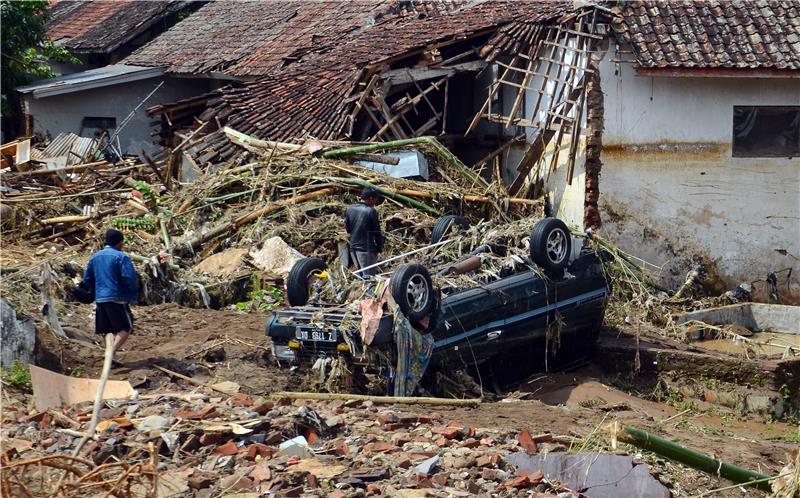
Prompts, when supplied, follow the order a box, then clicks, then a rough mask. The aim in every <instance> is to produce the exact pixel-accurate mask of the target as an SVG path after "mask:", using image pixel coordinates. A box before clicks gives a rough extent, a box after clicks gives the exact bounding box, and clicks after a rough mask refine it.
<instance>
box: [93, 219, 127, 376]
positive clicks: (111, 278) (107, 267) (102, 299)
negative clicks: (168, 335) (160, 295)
mask: <svg viewBox="0 0 800 498" xmlns="http://www.w3.org/2000/svg"><path fill="white" fill-rule="evenodd" d="M123 239H124V237H123V235H122V232H119V231H117V230H113V229H110V230H108V231H107V232H106V241H105V242H106V245H105V247H104V248H103V249H102V250H100V251H97V252H96V253H94V254H93V255H92V257H91V259H89V266H87V267H86V271H85V272H84V274H83V285H84V286H85V288H86V289H88V290H90V291H94V295H95V301H96V302H97V308H96V311H95V333H97V334H103V335H105V334H114V354H115V355H116V353H117V351H118V350H119V348H121V347H122V345H123V344H125V341H127V340H128V336H129V335H130V333H131V332H132V331H133V315H132V314H131V308H130V304H131V303H134V304H135V303H136V302H137V301H138V299H139V290H138V288H137V282H136V270H134V268H133V263H132V262H131V258H129V257H128V255H127V254H125V253H124V252H122V242H123ZM114 364H115V366H121V364H120V363H119V362H118V361H116V360H114Z"/></svg>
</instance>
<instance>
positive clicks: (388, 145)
mask: <svg viewBox="0 0 800 498" xmlns="http://www.w3.org/2000/svg"><path fill="white" fill-rule="evenodd" d="M422 144H427V145H430V146H431V147H432V148H433V149H434V150H435V151H436V153H437V154H439V156H441V157H442V159H444V160H445V161H447V162H448V163H450V165H451V166H453V167H454V168H455V169H456V170H457V171H458V172H459V173H461V174H462V175H463V176H464V177H465V178H467V179H468V180H469V181H470V182H472V183H473V184H474V183H478V184H480V185H481V186H482V187H484V188H486V187H488V186H489V184H487V183H486V181H485V180H484V179H483V178H481V177H480V176H477V175H475V173H474V172H472V171H470V170H469V168H467V166H466V165H465V164H464V163H462V162H461V160H460V159H458V158H457V157H456V156H454V155H453V153H452V152H450V151H449V150H447V147H445V146H444V145H442V144H441V143H440V142H439V141H438V140H436V139H435V138H434V137H431V136H424V137H417V138H406V139H402V140H394V141H391V142H382V143H377V144H369V145H356V146H352V147H344V148H342V149H333V150H328V151H325V152H323V153H322V157H325V158H329V159H332V158H337V157H342V156H349V155H352V154H359V153H362V152H365V153H369V152H377V151H382V150H387V149H396V148H398V147H405V146H407V145H422Z"/></svg>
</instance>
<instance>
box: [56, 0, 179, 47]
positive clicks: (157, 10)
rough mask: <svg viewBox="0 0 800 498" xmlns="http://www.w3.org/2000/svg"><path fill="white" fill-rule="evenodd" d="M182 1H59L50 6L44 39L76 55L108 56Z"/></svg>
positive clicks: (175, 9)
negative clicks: (45, 37)
mask: <svg viewBox="0 0 800 498" xmlns="http://www.w3.org/2000/svg"><path fill="white" fill-rule="evenodd" d="M186 4H187V2H185V1H145V0H142V1H134V0H91V1H86V0H61V1H59V2H56V3H54V4H52V5H51V7H50V15H51V18H50V21H49V22H48V23H47V35H48V37H49V38H50V39H51V40H52V41H54V42H60V43H62V44H63V45H64V46H65V47H67V48H68V49H70V50H71V51H73V52H77V53H109V52H112V51H114V50H115V49H116V48H118V47H119V46H120V45H122V44H124V43H126V42H128V41H130V40H132V39H134V38H136V37H137V36H139V35H140V34H141V33H142V32H144V31H145V30H146V29H148V28H150V27H151V26H152V25H153V24H155V23H156V22H158V21H160V20H161V19H163V18H164V17H166V16H167V15H169V14H172V13H174V12H177V11H178V10H180V9H182V8H183V7H185V6H186Z"/></svg>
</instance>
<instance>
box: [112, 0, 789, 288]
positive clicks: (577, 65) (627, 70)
mask: <svg viewBox="0 0 800 498" xmlns="http://www.w3.org/2000/svg"><path fill="white" fill-rule="evenodd" d="M228 5H229V4H225V3H223V2H212V3H209V4H207V5H205V6H203V7H202V8H201V9H199V10H198V11H197V12H196V13H195V14H193V15H192V16H190V17H189V18H188V19H185V20H184V21H182V22H180V23H178V24H177V25H176V26H174V27H173V28H172V29H170V30H169V31H167V32H166V33H164V34H162V35H161V36H159V37H158V38H156V39H155V40H153V41H152V42H150V43H148V44H147V45H145V46H143V47H142V48H140V49H139V50H137V51H135V52H134V53H133V54H131V55H130V56H129V57H127V58H126V59H124V60H123V61H122V62H123V63H124V64H125V65H126V66H128V67H135V68H138V69H136V71H137V72H138V73H137V74H140V75H144V74H147V72H146V71H148V69H144V68H150V70H153V71H155V70H160V71H163V74H162V76H161V78H163V79H167V80H169V79H179V80H181V81H195V82H197V86H196V87H195V88H192V89H191V91H186V92H184V94H185V95H184V96H183V97H181V98H176V99H174V100H172V101H170V100H167V99H161V100H160V102H156V101H148V105H149V106H150V107H149V108H148V110H147V114H148V115H149V116H150V117H152V118H158V119H159V120H160V126H159V129H158V133H159V135H160V142H161V144H162V145H164V146H165V147H167V148H173V147H178V148H179V149H180V152H181V154H180V157H178V155H176V154H173V155H172V157H174V158H176V160H182V161H183V162H184V165H185V164H186V163H189V164H191V165H192V166H193V167H199V168H204V167H206V166H208V165H213V164H219V163H223V162H225V161H228V160H230V159H232V158H233V157H234V156H235V155H236V154H238V153H239V151H240V149H239V148H238V147H237V146H236V145H234V144H232V143H231V142H230V140H229V138H228V136H227V135H226V134H225V133H224V131H223V128H224V127H226V126H227V127H230V128H233V129H235V130H237V131H239V132H241V133H246V134H250V135H252V136H254V137H256V138H261V139H266V140H305V139H308V138H316V139H347V140H357V141H360V140H379V141H388V140H396V139H405V138H411V137H417V136H421V135H435V136H437V137H438V138H439V140H440V141H441V142H442V143H444V144H445V145H446V146H447V147H449V148H450V150H452V151H453V152H454V153H455V154H456V155H457V156H458V157H459V158H460V159H461V160H462V161H463V162H464V163H466V164H468V165H470V166H472V167H473V168H474V169H475V170H479V171H481V174H482V175H484V177H485V178H486V179H487V180H494V181H495V182H500V181H502V182H504V183H505V191H506V192H507V195H509V196H517V197H539V196H541V195H544V194H547V195H548V196H550V198H551V200H552V204H553V206H554V209H555V210H556V212H557V214H558V216H559V217H561V218H564V219H566V220H568V221H570V222H571V223H572V224H573V225H574V226H578V227H583V228H592V229H593V230H595V231H596V232H597V233H599V234H601V235H602V236H604V237H606V238H608V239H610V240H611V241H613V242H615V243H616V244H617V245H619V247H621V248H622V249H624V250H626V251H628V252H630V253H631V254H633V255H634V256H636V257H639V258H641V259H642V260H643V261H644V262H645V263H643V264H649V265H651V266H652V267H653V268H654V269H656V270H657V273H659V275H660V278H661V279H662V280H663V283H665V284H667V285H669V286H675V285H676V284H678V283H681V282H683V280H684V279H685V277H686V274H687V272H689V271H690V270H692V269H694V268H696V267H701V268H702V269H703V270H704V274H706V275H707V276H706V282H707V283H709V284H710V285H711V286H713V287H715V288H717V289H718V290H724V289H728V288H731V287H734V286H736V285H739V284H740V283H742V282H758V283H757V284H756V285H755V289H756V291H757V297H761V298H766V295H767V294H769V293H770V291H772V293H773V294H774V293H775V292H776V291H777V292H778V293H779V295H780V299H781V300H782V301H783V302H798V301H800V280H798V275H797V273H798V272H797V271H795V270H796V269H798V261H800V161H799V160H798V158H797V156H798V147H799V146H800V144H799V143H798V142H799V141H800V137H799V134H800V131H799V128H800V84H798V83H800V80H798V78H799V77H800V38H799V37H800V12H799V9H798V6H797V5H795V4H793V3H791V2H776V1H771V2H768V1H767V0H750V1H743V2H720V1H715V0H710V1H704V2H700V1H697V2H695V1H691V0H661V1H658V2H627V3H619V4H616V3H615V4H590V3H583V2H542V1H510V2H502V1H496V2H490V1H484V2H480V1H478V2H472V1H470V2H462V1H445V0H441V1H436V2H407V1H394V0H389V1H386V2H381V3H374V4H373V3H368V4H362V3H350V2H341V1H334V2H321V3H306V2H291V1H290V2H280V3H276V2H245V3H241V4H237V9H230V8H228ZM140 81H147V80H144V79H143V80H140ZM201 82H202V83H201ZM109 88H113V87H109ZM143 122H144V119H142V123H143ZM179 169H180V168H173V169H172V170H173V171H178V170H179ZM773 274H774V279H773V277H772V275H773ZM767 279H769V280H773V282H777V285H774V284H772V285H767V284H765V283H764V281H765V280H767Z"/></svg>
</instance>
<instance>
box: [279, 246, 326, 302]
mask: <svg viewBox="0 0 800 498" xmlns="http://www.w3.org/2000/svg"><path fill="white" fill-rule="evenodd" d="M327 269H328V265H327V263H325V262H324V261H322V260H321V259H318V258H303V259H301V260H299V261H298V262H296V263H295V264H294V265H293V266H292V269H291V270H290V271H289V276H287V277H286V297H287V298H288V299H289V306H303V305H305V304H306V303H307V302H308V298H309V297H311V296H309V289H308V286H309V283H310V282H311V277H312V276H313V275H314V274H315V273H319V272H321V271H323V270H327Z"/></svg>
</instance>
